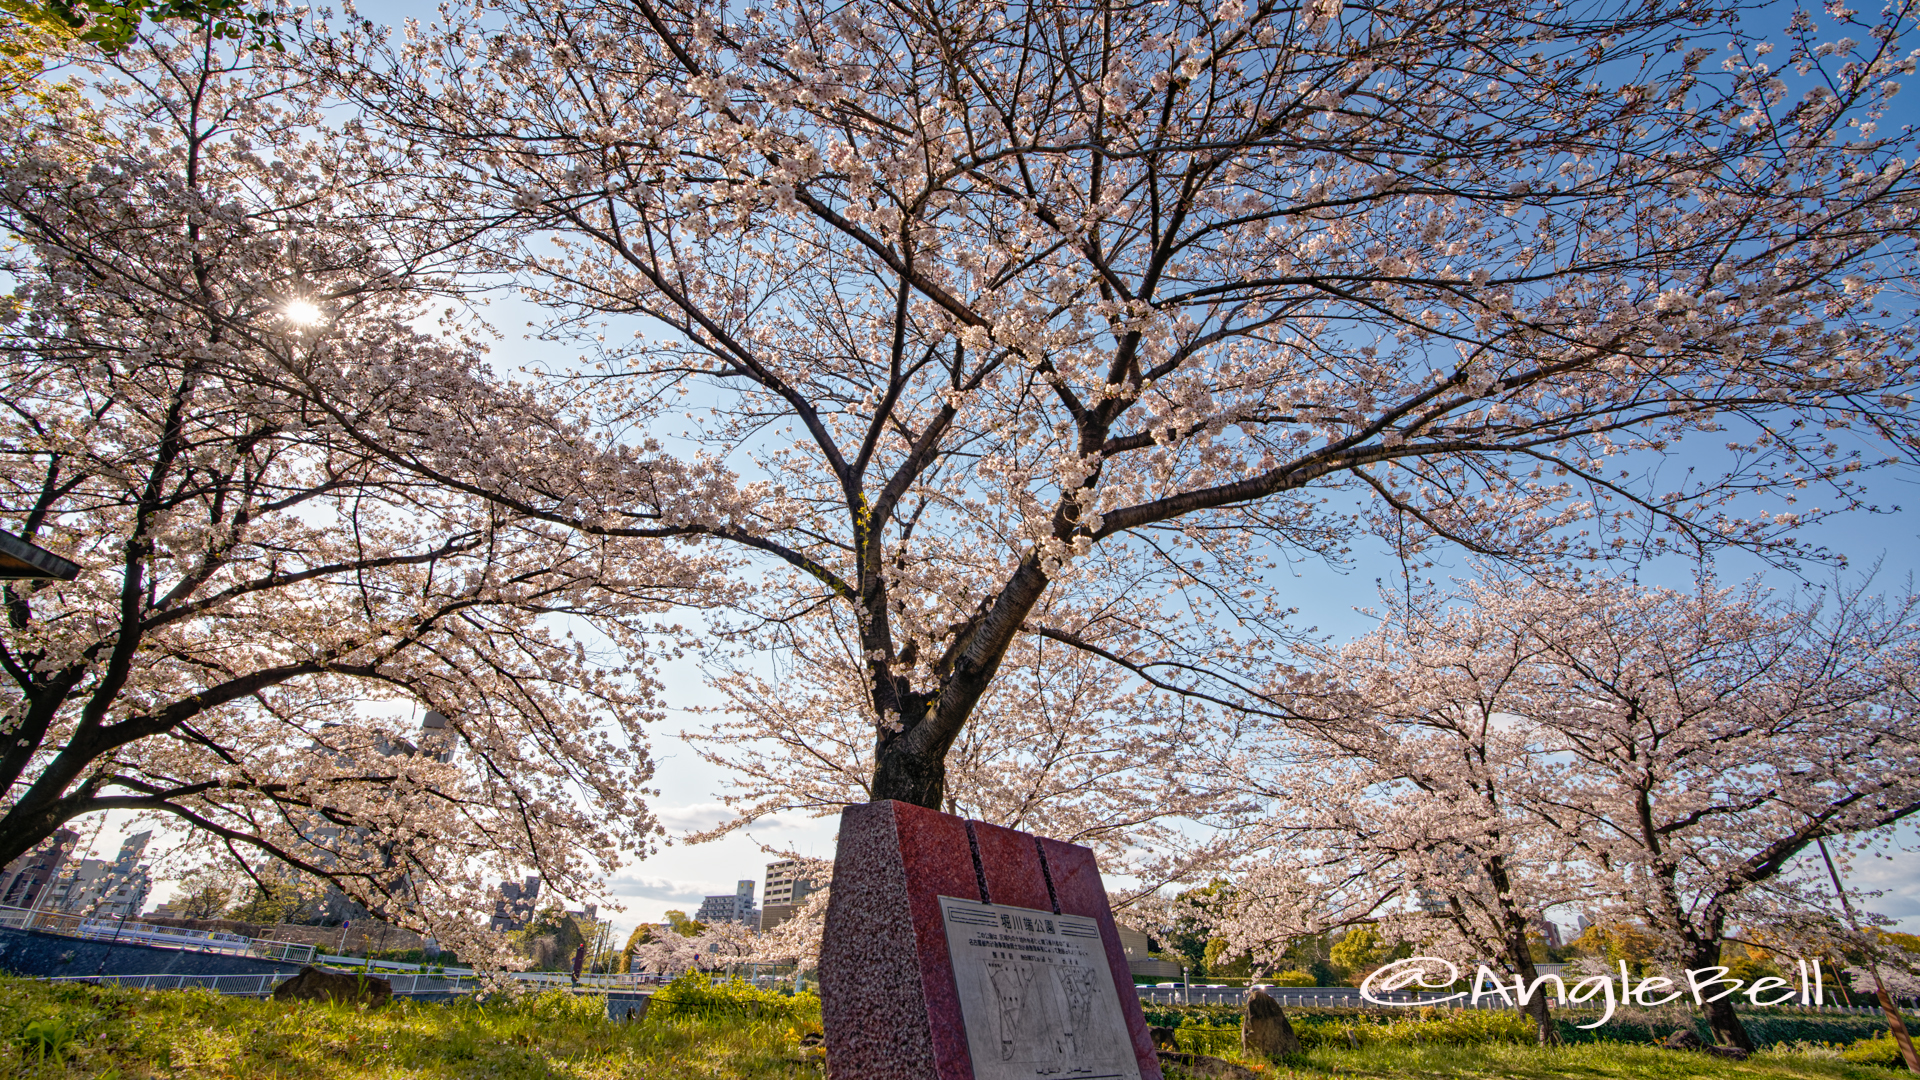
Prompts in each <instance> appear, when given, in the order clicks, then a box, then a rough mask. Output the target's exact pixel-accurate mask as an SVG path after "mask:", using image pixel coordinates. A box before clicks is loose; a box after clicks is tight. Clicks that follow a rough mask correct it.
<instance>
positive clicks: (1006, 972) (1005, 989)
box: [987, 961, 1033, 1061]
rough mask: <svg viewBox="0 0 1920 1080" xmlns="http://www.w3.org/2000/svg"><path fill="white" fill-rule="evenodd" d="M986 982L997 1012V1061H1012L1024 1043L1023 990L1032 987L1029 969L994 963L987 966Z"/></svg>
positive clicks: (1025, 966) (1024, 1003)
mask: <svg viewBox="0 0 1920 1080" xmlns="http://www.w3.org/2000/svg"><path fill="white" fill-rule="evenodd" d="M987 982H988V983H990V984H992V986H993V995H994V999H995V1003H996V1004H997V1005H998V1006H999V1009H1000V1060H1002V1061H1012V1060H1013V1055H1014V1052H1015V1051H1017V1050H1019V1049H1020V1048H1021V1046H1020V1044H1021V1043H1022V1042H1024V1041H1025V1032H1024V1031H1023V1029H1024V1028H1025V1027H1026V1026H1027V990H1028V988H1029V987H1031V986H1032V985H1033V965H1031V964H1010V963H1006V962H1005V961H994V962H992V963H989V964H988V965H987Z"/></svg>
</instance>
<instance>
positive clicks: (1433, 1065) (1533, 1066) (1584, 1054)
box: [1168, 1043, 1911, 1080]
mask: <svg viewBox="0 0 1920 1080" xmlns="http://www.w3.org/2000/svg"><path fill="white" fill-rule="evenodd" d="M1220 1056H1222V1057H1226V1058H1228V1059H1229V1060H1232V1061H1237V1062H1239V1063H1240V1064H1242V1065H1246V1066H1247V1067H1249V1068H1251V1069H1252V1070H1253V1071H1254V1072H1256V1073H1258V1074H1260V1075H1261V1076H1263V1077H1273V1078H1275V1080H1278V1078H1281V1077H1288V1078H1293V1080H1319V1078H1321V1077H1333V1076H1339V1077H1355V1078H1364V1077H1379V1078H1383V1080H1388V1078H1390V1080H1443V1078H1444V1080H1479V1078H1482V1077H1484V1078H1487V1080H1495V1078H1498V1080H1607V1078H1613V1077H1619V1078H1621V1080H1763V1078H1769V1080H1897V1078H1898V1077H1901V1076H1908V1075H1911V1074H1909V1073H1907V1072H1906V1070H1904V1069H1902V1070H1900V1071H1899V1072H1898V1073H1895V1072H1892V1071H1889V1070H1887V1069H1882V1068H1876V1067H1873V1066H1869V1065H1858V1064H1854V1063H1852V1062H1848V1061H1845V1060H1842V1059H1841V1058H1840V1055H1839V1051H1837V1050H1832V1049H1829V1048H1825V1047H1811V1048H1800V1049H1796V1048H1784V1047H1778V1048H1774V1049H1771V1050H1763V1051H1761V1052H1760V1053H1758V1054H1755V1055H1754V1056H1753V1057H1752V1058H1750V1059H1748V1060H1746V1061H1726V1060H1723V1059H1721V1058H1715V1057H1709V1056H1707V1055H1705V1054H1698V1053H1688V1052H1684V1051H1676V1050H1662V1049H1660V1048H1659V1047H1655V1046H1644V1045H1632V1044H1627V1043H1581V1044H1578V1045H1574V1046H1556V1047H1540V1046H1521V1045H1515V1044H1499V1043H1494V1044H1487V1045H1481V1046H1406V1045H1392V1044H1386V1043H1382V1044H1376V1045H1372V1046H1362V1047H1360V1048H1359V1049H1357V1050H1343V1049H1332V1048H1322V1049H1318V1050H1313V1051H1310V1052H1308V1053H1307V1055H1306V1057H1305V1059H1304V1060H1300V1061H1295V1062H1291V1063H1287V1064H1278V1063H1270V1062H1258V1061H1253V1060H1248V1059H1243V1058H1241V1057H1239V1055H1238V1054H1235V1053H1226V1054H1222V1055H1220ZM1179 1075H1180V1074H1179V1073H1178V1072H1176V1071H1173V1070H1169V1072H1168V1077H1169V1080H1178V1078H1179Z"/></svg>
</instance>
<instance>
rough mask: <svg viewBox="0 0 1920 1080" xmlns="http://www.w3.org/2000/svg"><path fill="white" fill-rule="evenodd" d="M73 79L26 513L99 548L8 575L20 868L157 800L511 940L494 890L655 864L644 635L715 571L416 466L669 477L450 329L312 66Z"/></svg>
mask: <svg viewBox="0 0 1920 1080" xmlns="http://www.w3.org/2000/svg"><path fill="white" fill-rule="evenodd" d="M39 90H40V93H39V95H37V96H35V97H33V98H31V99H28V98H26V97H25V96H22V97H20V98H16V99H14V100H12V101H10V102H9V103H8V104H7V106H6V108H7V122H6V124H5V126H4V132H3V133H0V139H3V140H4V142H5V149H4V152H3V153H0V159H4V161H5V163H6V164H5V167H4V173H3V174H0V228H4V229H5V231H6V237H7V246H6V255H5V258H6V263H5V273H6V275H7V276H8V278H9V280H10V281H11V282H12V283H13V289H12V292H11V293H10V294H9V295H8V296H6V297H5V298H4V301H0V303H4V311H0V388H3V394H0V400H4V403H5V409H4V412H3V413H0V516H4V517H5V518H6V519H7V524H8V527H9V528H11V529H13V530H15V531H17V532H18V533H19V534H20V535H21V536H24V537H26V538H28V539H29V540H31V541H33V542H35V543H38V544H42V545H45V546H47V547H49V548H51V549H53V550H55V551H57V552H59V553H60V554H62V555H64V556H66V557H67V558H69V559H71V560H73V561H74V562H76V563H78V564H79V565H80V566H81V567H82V570H81V573H80V574H79V576H78V577H77V578H76V579H75V580H73V581H70V582H35V583H9V584H8V585H7V586H6V591H5V597H4V599H5V609H6V617H7V624H6V631H5V635H4V640H0V672H4V683H0V686H3V687H4V689H3V690H0V701H3V702H4V730H5V731H6V732H7V734H8V736H9V740H8V746H7V748H6V751H5V753H4V755H0V862H4V861H7V860H9V859H12V858H13V857H15V856H16V855H18V854H20V853H21V852H23V851H26V850H28V849H30V848H31V847H33V845H35V844H36V843H38V842H40V841H41V840H42V839H43V838H45V837H47V836H49V835H51V834H52V833H53V832H54V831H55V830H56V829H58V828H60V827H61V826H62V825H63V824H65V823H67V822H69V821H73V820H74V819H76V818H79V817H81V816H83V815H92V814H98V813H100V812H102V811H109V810H122V811H127V810H130V811H137V812H141V813H144V814H148V815H152V816H153V817H156V818H158V819H162V820H165V821H167V822H169V823H170V824H171V825H173V826H174V827H176V828H180V829H183V830H185V832H186V833H187V835H188V837H189V843H190V845H192V846H194V847H195V848H196V849H197V850H199V851H201V852H202V853H210V854H215V855H219V856H221V857H223V858H225V859H226V860H229V861H230V862H231V863H233V864H237V866H239V867H241V868H244V869H246V870H247V871H248V872H250V873H254V874H255V875H256V881H258V880H260V874H261V873H262V872H263V867H271V866H274V865H275V864H284V865H285V866H287V867H291V868H293V869H295V870H298V871H300V872H302V873H304V874H306V875H308V876H310V877H311V878H315V879H320V880H323V881H326V882H330V883H332V884H334V885H336V886H338V887H340V888H341V889H343V890H345V891H346V892H347V894H348V895H349V896H351V897H352V898H353V899H355V900H356V901H359V902H360V903H362V904H364V905H366V906H367V907H368V908H370V909H371V910H373V911H374V913H375V914H376V915H378V916H379V917H381V918H383V919H387V920H390V921H394V922H398V923H401V924H403V925H406V926H408V927H410V928H413V929H417V930H421V931H423V932H427V933H431V934H433V935H434V936H435V937H437V938H438V939H440V940H441V941H442V942H443V943H446V944H448V945H450V946H452V947H455V948H457V949H458V951H459V952H460V953H461V955H462V956H467V957H472V958H478V959H482V960H484V959H486V958H488V957H489V956H493V955H494V954H493V951H492V946H493V944H495V943H494V942H492V941H491V940H490V939H489V938H488V937H487V936H486V935H485V934H484V933H483V932H482V931H480V930H479V929H478V926H479V924H480V922H481V921H482V920H483V918H484V915H485V912H486V911H487V909H488V907H489V906H490V896H489V892H488V889H487V888H486V884H487V883H488V882H490V881H492V880H495V879H497V878H498V877H499V876H501V875H503V874H506V873H510V872H512V871H514V870H516V869H517V868H519V867H523V866H526V865H529V864H531V865H533V866H535V867H536V868H537V869H538V871H539V873H540V874H541V875H542V877H543V878H544V879H545V880H546V881H547V882H548V883H549V885H550V886H551V887H553V888H555V889H556V890H558V891H560V892H562V893H577V894H585V893H589V892H592V891H593V890H594V889H595V888H596V883H597V882H598V881H599V880H601V878H602V876H603V875H604V874H605V873H606V872H607V871H608V869H609V868H611V867H613V866H616V865H618V862H619V861H620V859H621V858H622V857H623V855H624V854H625V853H629V852H635V851H639V852H644V851H645V850H647V849H648V847H649V844H650V837H651V836H652V835H653V834H654V833H655V832H656V831H657V829H656V826H655V824H654V821H653V818H652V816H651V815H650V814H649V812H648V811H647V809H646V807H645V804H644V802H643V796H644V795H645V794H646V789H645V787H644V785H645V782H646V780H647V778H648V776H649V775H650V772H651V765H650V763H649V762H648V759H647V756H646V752H645V745H644V737H643V729H642V725H643V723H644V722H645V721H646V720H647V719H649V717H651V716H652V715H653V708H654V706H653V694H654V691H655V689H656V687H655V684H654V682H653V681H652V679H651V678H650V676H649V675H648V670H649V669H648V663H649V661H648V658H647V655H646V650H645V648H644V638H643V635H642V634H641V629H642V624H643V621H644V619H645V617H646V616H647V614H648V613H650V612H655V611H660V610H663V608H664V607H665V606H666V605H668V604H670V603H673V602H675V601H676V600H678V599H680V598H682V597H684V596H685V595H690V594H691V593H693V592H695V591H698V590H700V589H702V588H703V587H704V575H705V573H706V568H705V566H704V564H702V563H701V562H699V561H697V560H685V561H682V560H676V559H674V558H672V557H670V556H671V553H669V552H667V551H666V550H664V549H662V548H660V547H658V546H657V545H655V546H647V547H641V546H637V545H636V544H635V543H634V542H631V541H621V540H616V539H611V538H606V537H591V536H588V535H586V534H584V533H582V532H579V531H578V530H574V529H569V528H557V527H552V526H549V525H546V524H544V523H542V522H538V521H534V520H531V519H529V518H527V517H526V516H524V515H519V514H515V513H513V512H512V511H510V510H507V509H505V508H503V506H502V505H501V504H500V503H498V502H489V501H487V500H484V499H481V498H478V497H475V496H473V495H471V494H466V493H463V492H460V491H456V490H451V489H448V488H444V487H436V486H434V485H432V484H429V483H425V482H423V481H422V480H421V479H420V474H419V472H418V471H417V470H416V469H414V468H412V467H411V466H410V465H409V464H407V463H408V462H412V461H424V460H430V461H434V462H437V463H439V465H440V467H441V468H443V469H446V470H463V469H467V468H468V467H469V466H476V467H481V468H485V467H486V466H487V463H488V461H489V460H490V459H497V458H500V457H504V456H508V455H512V454H515V453H516V452H517V450H518V448H519V447H521V446H523V445H531V444H533V443H535V442H538V443H539V444H540V445H543V446H548V447H553V446H560V445H566V446H569V447H570V452H569V453H568V454H567V456H566V459H565V461H566V464H565V467H566V469H567V471H568V472H569V473H570V474H572V475H575V476H578V475H580V474H582V473H586V474H594V473H596V471H597V472H598V473H599V475H600V476H601V477H602V478H603V480H604V481H605V482H606V483H609V484H615V485H616V486H617V485H618V484H619V483H620V481H619V479H618V477H620V476H626V477H632V476H634V475H637V473H638V472H639V471H641V467H640V465H639V464H638V462H639V458H638V456H637V455H636V454H635V452H634V451H632V450H631V449H630V448H620V449H610V448H608V447H607V446H606V444H605V443H604V442H602V443H596V442H595V441H594V440H593V439H591V438H588V437H585V436H584V435H581V434H580V430H581V429H580V428H579V425H578V424H577V423H576V422H575V421H574V420H571V419H569V414H568V413H567V412H566V410H565V408H563V407H562V404H561V403H556V402H555V401H554V400H552V399H551V398H550V397H549V396H547V395H543V394H542V393H539V392H536V391H535V390H533V389H530V388H527V387H521V386H515V385H513V384H510V383H506V382H503V381H501V380H499V379H497V378H495V377H494V376H493V375H492V373H491V372H490V371H489V369H488V367H487V365H486V361H485V358H484V356H483V355H482V353H481V351H480V350H479V349H478V348H477V346H476V345H475V343H474V342H473V341H472V340H470V339H468V338H467V337H466V336H465V335H464V334H462V333H458V332H456V330H457V328H453V327H449V328H444V329H442V330H434V329H433V327H432V318H433V309H432V308H431V307H430V306H429V300H428V296H427V294H426V293H424V292H422V291H421V284H422V278H421V277H420V274H421V273H422V272H423V270H424V269H426V267H425V265H424V264H423V263H421V262H420V261H418V258H417V256H418V255H419V253H420V252H421V251H422V249H420V248H417V247H413V246H411V245H410V244H409V242H408V237H406V236H405V235H403V234H402V233H400V232H397V231H394V230H390V229H383V228H382V227H381V223H380V222H379V221H378V220H377V219H374V218H370V217H368V216H366V214H365V212H364V211H365V203H364V201H363V199H364V195H365V193H366V190H367V189H368V188H369V187H370V186H371V185H374V184H375V183H377V182H378V180H379V176H378V175H377V174H376V173H373V172H371V171H370V168H371V167H372V166H373V165H374V164H375V162H374V159H373V158H371V157H369V156H368V155H366V154H364V153H363V149H364V146H363V144H362V142H361V141H360V140H359V139H357V138H356V137H355V136H354V134H353V132H352V129H351V127H350V126H349V127H346V128H340V127H334V126H329V123H328V121H327V118H326V117H325V116H324V115H323V114H322V113H321V112H320V111H318V110H317V108H316V107H315V106H314V103H313V101H312V98H311V95H308V94H307V93H305V91H304V90H303V79H302V76H300V75H299V74H298V73H296V72H295V71H293V70H292V69H290V68H288V67H286V66H285V65H284V64H282V63H280V62H279V60H278V58H277V57H275V56H273V55H271V54H260V53H246V52H240V51H236V50H234V49H232V48H229V47H227V46H226V45H225V44H223V43H221V42H219V41H216V40H210V39H209V37H208V36H207V35H201V36H199V37H197V38H195V37H186V38H172V37H166V36H162V37H160V38H158V39H155V40H151V41H142V42H140V43H136V44H135V45H133V46H131V47H129V48H128V49H126V50H124V51H121V52H118V53H116V54H115V55H114V56H112V57H110V58H103V57H101V56H100V55H99V54H97V53H96V54H93V55H92V56H91V57H87V56H73V57H69V58H67V59H66V61H64V63H63V67H62V68H61V70H60V71H59V72H58V77H57V78H49V79H46V80H43V81H42V83H41V84H40V87H39ZM428 254H430V253H428ZM410 258H411V259H412V260H413V261H409V260H410ZM423 327H424V329H423ZM532 464H534V462H533V460H532V455H528V456H527V457H526V458H525V459H524V460H522V461H520V462H518V463H517V464H516V468H518V469H519V470H520V471H519V473H518V475H521V476H522V477H524V476H526V475H528V473H527V467H528V466H529V465H532ZM556 467H557V466H556ZM654 479H655V481H657V480H658V479H659V478H658V477H657V476H656V477H655V478H654ZM560 618H565V619H570V620H574V625H577V626H582V627H585V626H591V627H593V628H595V629H596V630H598V631H599V633H600V635H601V636H600V637H599V638H597V639H596V640H595V642H594V649H593V651H589V650H588V649H587V648H586V643H585V642H584V641H583V640H582V639H580V638H576V637H574V636H572V635H571V634H569V633H567V632H565V630H564V628H562V627H560V626H557V625H556V619H560ZM428 710H432V711H428ZM496 958H497V957H496Z"/></svg>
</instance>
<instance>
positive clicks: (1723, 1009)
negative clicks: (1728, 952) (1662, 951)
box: [1688, 941, 1753, 1053]
mask: <svg viewBox="0 0 1920 1080" xmlns="http://www.w3.org/2000/svg"><path fill="white" fill-rule="evenodd" d="M1688 966H1689V967H1691V968H1693V969H1694V970H1696V971H1698V970H1700V969H1702V968H1710V967H1719V966H1720V943H1719V942H1718V941H1705V942H1701V943H1699V944H1697V945H1695V946H1694V950H1693V962H1692V963H1691V964H1689V965H1688ZM1715 989H1718V988H1717V987H1716V988H1715ZM1704 1011H1705V1012H1706V1014H1707V1027H1708V1028H1709V1029H1711V1030H1712V1032H1713V1041H1714V1042H1716V1043H1719V1044H1720V1045H1721V1046H1737V1047H1739V1048H1740V1049H1742V1050H1745V1051H1747V1052H1748V1053H1752V1052H1753V1040H1752V1039H1750V1038H1748V1037H1747V1029H1746V1025H1744V1024H1742V1023H1741V1022H1740V1016H1739V1014H1738V1013H1736V1012H1734V1011H1733V997H1732V996H1731V995H1729V996H1727V997H1723V998H1721V999H1720V1000H1718V1001H1709V1002H1707V1004H1706V1005H1705V1006H1704Z"/></svg>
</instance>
